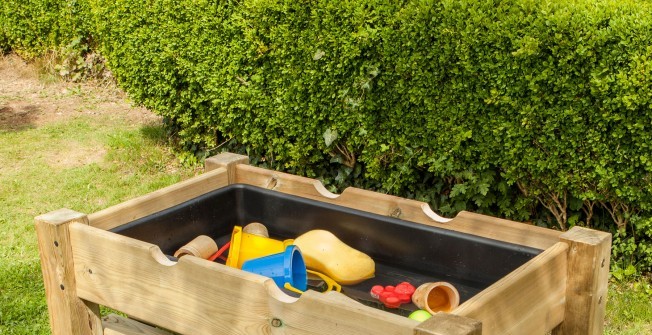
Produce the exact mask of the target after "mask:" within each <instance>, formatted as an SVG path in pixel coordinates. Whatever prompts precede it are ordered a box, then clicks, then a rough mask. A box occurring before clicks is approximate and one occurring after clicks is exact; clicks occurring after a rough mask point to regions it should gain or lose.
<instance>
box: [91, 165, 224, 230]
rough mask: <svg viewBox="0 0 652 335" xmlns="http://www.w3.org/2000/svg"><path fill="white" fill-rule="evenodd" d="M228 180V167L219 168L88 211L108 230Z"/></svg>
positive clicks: (99, 225)
mask: <svg viewBox="0 0 652 335" xmlns="http://www.w3.org/2000/svg"><path fill="white" fill-rule="evenodd" d="M228 184H229V181H228V175H227V171H226V169H224V168H218V169H214V170H211V171H209V172H206V173H203V174H201V175H198V176H196V177H193V178H190V179H187V180H184V181H181V182H179V183H176V184H174V185H171V186H168V187H165V188H162V189H160V190H157V191H154V192H151V193H149V194H146V195H143V196H141V197H138V198H134V199H132V200H128V201H125V202H123V203H120V204H118V205H115V206H112V207H109V208H107V209H104V210H101V211H99V212H95V213H93V214H90V215H88V219H89V221H90V225H91V226H93V227H97V228H101V229H105V230H109V229H112V228H115V227H118V226H120V225H123V224H125V223H128V222H131V221H134V220H137V219H140V218H142V217H145V216H147V215H150V214H153V213H156V212H159V211H161V210H164V209H167V208H170V207H172V206H175V205H178V204H180V203H182V202H185V201H188V200H190V199H192V198H195V197H198V196H200V195H202V194H206V193H208V192H210V191H213V190H216V189H218V188H220V187H224V186H227V185H228Z"/></svg>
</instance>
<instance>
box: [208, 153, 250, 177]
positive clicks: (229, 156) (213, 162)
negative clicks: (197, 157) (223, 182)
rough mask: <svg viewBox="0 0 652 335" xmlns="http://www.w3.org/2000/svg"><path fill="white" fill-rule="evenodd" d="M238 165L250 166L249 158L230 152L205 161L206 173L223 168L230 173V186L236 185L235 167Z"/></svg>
mask: <svg viewBox="0 0 652 335" xmlns="http://www.w3.org/2000/svg"><path fill="white" fill-rule="evenodd" d="M237 164H249V157H247V156H244V155H238V154H233V153H230V152H223V153H221V154H218V155H215V156H212V157H208V158H206V160H205V161H204V171H206V172H208V171H211V170H214V169H217V168H219V167H223V168H225V169H226V171H227V173H228V176H229V184H233V183H235V166H236V165H237Z"/></svg>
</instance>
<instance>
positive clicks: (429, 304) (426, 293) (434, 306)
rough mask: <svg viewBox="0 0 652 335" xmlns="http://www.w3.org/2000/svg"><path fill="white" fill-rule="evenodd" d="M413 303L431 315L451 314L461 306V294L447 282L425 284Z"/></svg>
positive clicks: (414, 296)
mask: <svg viewBox="0 0 652 335" xmlns="http://www.w3.org/2000/svg"><path fill="white" fill-rule="evenodd" d="M412 302H414V304H415V305H417V307H419V308H421V309H425V310H426V311H428V312H429V313H430V314H435V313H437V312H450V311H451V310H453V309H454V308H455V307H457V306H458V305H459V304H460V294H459V292H457V289H456V288H455V287H454V286H453V285H451V284H449V283H447V282H436V283H425V284H422V285H420V286H419V287H418V288H417V289H416V291H415V292H414V295H412Z"/></svg>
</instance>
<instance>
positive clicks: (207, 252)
mask: <svg viewBox="0 0 652 335" xmlns="http://www.w3.org/2000/svg"><path fill="white" fill-rule="evenodd" d="M216 251H217V244H216V243H215V241H214V240H213V239H212V238H210V237H209V236H206V235H199V236H197V237H195V238H194V239H193V240H192V241H190V242H188V243H187V244H186V245H184V246H183V247H181V248H179V250H177V251H176V252H175V253H174V257H176V258H181V257H183V256H186V255H192V256H195V257H199V258H203V259H208V258H209V257H211V255H213V254H214V253H215V252H216Z"/></svg>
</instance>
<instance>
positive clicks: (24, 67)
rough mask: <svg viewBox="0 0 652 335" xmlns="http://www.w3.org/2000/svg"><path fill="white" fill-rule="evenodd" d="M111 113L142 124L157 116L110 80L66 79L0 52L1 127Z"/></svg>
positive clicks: (18, 128) (28, 125)
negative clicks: (133, 102) (78, 80)
mask: <svg viewBox="0 0 652 335" xmlns="http://www.w3.org/2000/svg"><path fill="white" fill-rule="evenodd" d="M81 114H84V115H88V116H95V115H97V116H101V115H104V116H106V115H110V116H115V117H117V118H121V119H124V120H127V121H128V122H132V123H136V124H142V123H149V122H155V121H156V120H157V119H158V117H157V116H156V115H154V114H153V113H151V112H150V111H148V110H147V109H145V108H141V107H134V106H133V105H132V104H131V103H130V102H129V101H128V99H127V97H126V96H125V94H124V93H122V92H121V91H120V90H118V89H117V88H116V87H115V86H114V85H113V84H111V83H96V82H85V83H69V82H63V81H61V80H59V79H58V78H56V77H55V76H54V75H52V74H46V73H44V71H43V70H40V69H39V65H35V64H27V63H25V62H24V61H23V60H22V59H20V58H19V57H18V56H15V55H8V56H0V130H9V131H12V130H13V131H15V130H21V129H25V128H30V127H39V126H42V125H43V124H46V123H48V122H54V121H64V120H66V119H69V118H71V117H74V116H78V115H81Z"/></svg>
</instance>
